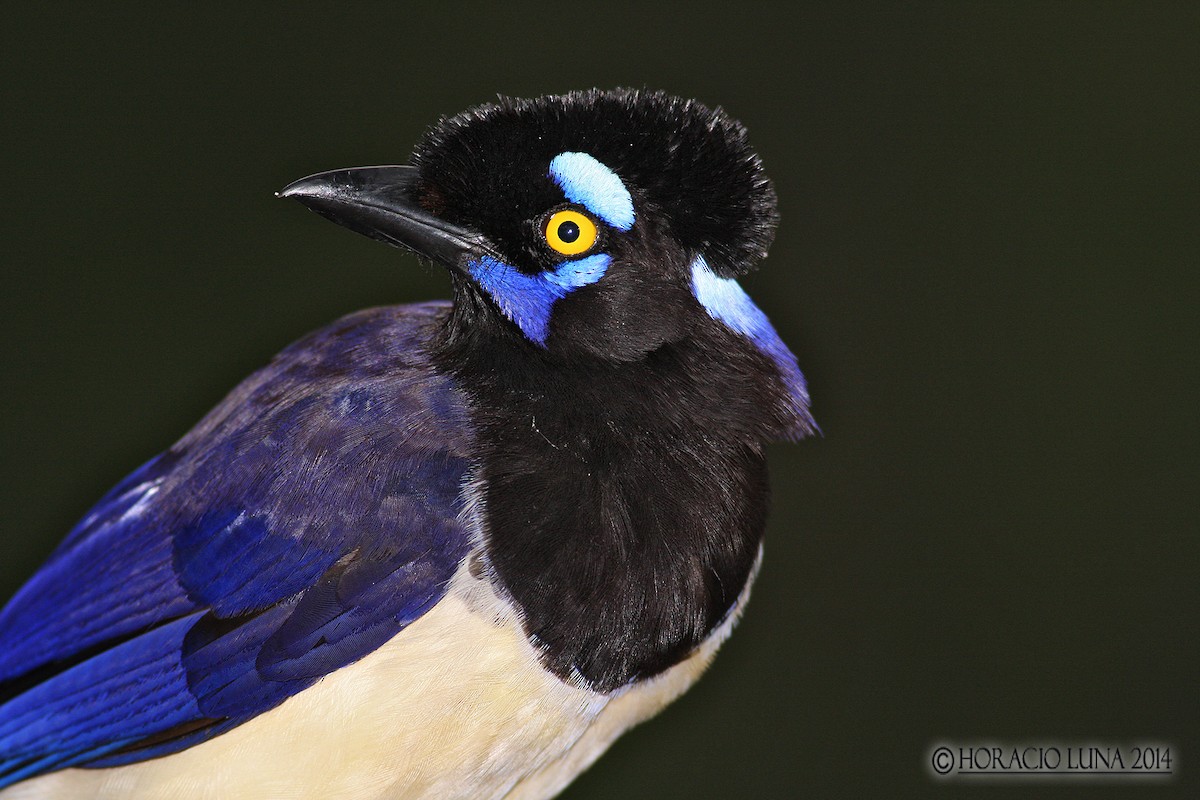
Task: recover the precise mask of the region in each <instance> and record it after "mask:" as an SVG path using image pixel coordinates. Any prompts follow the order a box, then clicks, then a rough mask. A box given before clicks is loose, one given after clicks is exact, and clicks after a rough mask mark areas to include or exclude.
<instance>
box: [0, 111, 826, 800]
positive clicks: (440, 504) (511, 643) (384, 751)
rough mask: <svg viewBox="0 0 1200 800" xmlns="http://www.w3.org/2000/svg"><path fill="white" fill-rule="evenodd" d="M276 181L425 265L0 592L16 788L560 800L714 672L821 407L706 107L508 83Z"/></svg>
mask: <svg viewBox="0 0 1200 800" xmlns="http://www.w3.org/2000/svg"><path fill="white" fill-rule="evenodd" d="M278 196H279V197H282V198H288V199H293V200H296V201H298V202H299V203H300V204H302V205H303V206H305V207H307V208H308V209H311V210H312V211H315V212H316V213H317V214H319V215H321V216H323V217H325V218H327V219H329V220H332V221H333V222H336V223H338V224H339V225H341V226H344V227H346V228H348V229H350V230H352V231H355V232H357V233H359V234H363V235H366V236H368V237H371V238H373V239H376V240H380V241H382V242H385V243H388V244H391V245H394V246H397V247H399V248H401V249H403V250H406V251H409V252H410V253H415V254H416V255H417V257H418V258H419V259H421V260H422V261H424V262H425V263H433V264H437V265H440V266H441V267H444V268H445V270H446V272H447V273H448V275H449V278H450V285H451V292H450V294H451V297H450V299H449V300H439V301H428V302H421V303H415V304H409V305H399V306H385V307H379V308H374V309H369V310H365V311H359V312H357V313H352V314H350V315H349V316H347V317H344V318H343V319H340V320H338V321H336V322H334V323H333V324H332V325H330V326H328V327H326V328H324V329H322V330H318V331H316V332H314V333H311V334H309V335H307V336H305V337H304V338H301V339H300V340H298V341H297V342H296V343H294V344H292V345H291V346H289V347H287V348H286V349H284V350H283V351H282V352H281V353H279V354H278V355H277V356H276V357H275V358H274V359H273V360H272V361H271V362H270V363H269V364H268V365H267V366H265V367H263V368H262V369H260V370H259V371H257V372H255V373H253V374H252V375H251V376H250V377H248V378H247V379H246V380H245V381H244V382H242V383H241V384H240V385H238V386H237V387H236V388H234V389H233V390H232V392H231V393H230V394H229V395H228V396H227V397H226V398H225V399H224V400H223V401H222V402H220V403H219V404H218V405H217V406H216V407H215V408H214V409H213V410H212V411H211V412H210V413H209V414H208V415H207V416H205V417H204V418H203V419H202V420H201V421H200V422H199V423H198V424H197V425H196V426H195V427H194V428H193V429H192V430H191V431H190V432H188V433H186V434H185V435H184V436H183V437H182V438H181V439H180V440H179V441H178V442H176V443H175V444H174V445H172V446H170V447H169V448H167V449H166V450H165V451H163V452H162V453H161V454H159V455H157V456H155V457H153V458H151V459H150V460H149V461H147V462H146V463H145V464H144V465H142V466H141V467H139V468H138V469H136V470H135V471H134V472H133V473H132V474H130V475H129V477H127V478H126V479H124V480H123V481H121V482H120V483H119V484H117V486H116V487H115V488H113V489H112V490H111V491H110V492H109V493H108V494H107V495H105V496H104V497H103V498H101V499H100V500H99V502H98V503H97V504H96V505H95V506H94V507H93V508H92V509H91V510H90V511H89V512H88V513H87V514H86V515H85V516H84V517H83V519H82V520H81V521H80V522H79V523H78V524H77V525H76V526H75V528H74V529H72V530H71V531H70V532H69V533H68V535H67V536H66V538H65V539H64V540H63V541H62V543H61V544H60V545H59V546H58V548H57V549H56V550H54V551H53V552H52V554H51V555H50V556H49V558H48V560H47V561H46V562H45V564H44V565H43V566H42V567H41V568H40V569H39V570H38V571H36V572H35V574H34V575H33V576H32V577H31V578H30V579H29V580H28V582H27V583H25V584H24V585H23V587H22V588H20V589H19V590H18V591H17V592H16V594H15V595H14V596H13V597H12V599H11V600H10V601H9V602H8V603H7V605H5V606H4V608H3V610H2V611H0V798H3V800H33V799H34V798H37V799H39V800H40V799H43V798H106V799H110V800H116V799H117V798H121V799H125V798H132V799H139V800H140V799H141V798H154V800H206V799H208V798H214V799H215V798H222V799H223V800H225V799H228V798H241V797H246V798H279V799H281V800H296V799H298V798H322V799H328V798H342V799H345V800H376V799H378V800H385V799H386V800H417V799H418V798H421V799H424V798H438V800H447V799H448V798H449V799H453V798H472V799H473V800H478V799H480V798H484V799H485V800H486V799H487V798H494V799H496V800H499V798H505V800H540V799H541V798H550V797H553V796H555V795H557V794H559V793H560V792H561V791H562V790H563V789H564V788H565V787H566V786H567V785H568V784H569V783H570V782H571V781H572V780H573V779H574V778H575V777H576V776H577V775H578V774H579V773H580V772H582V771H583V770H584V769H586V768H587V767H588V766H590V765H591V764H592V763H593V762H594V761H595V760H596V759H597V758H598V757H599V756H600V755H601V754H603V753H604V752H605V750H606V749H607V748H608V747H609V746H610V745H611V744H612V743H613V741H614V740H615V739H616V738H617V737H618V736H620V735H621V734H622V733H623V732H625V731H626V730H628V729H629V728H630V727H632V726H634V725H636V724H638V723H640V722H642V721H644V720H646V719H648V718H650V717H652V716H654V715H655V714H657V713H658V712H659V711H660V710H662V709H663V708H664V707H665V706H666V705H667V704H669V703H670V702H672V701H673V700H675V699H676V698H677V697H679V696H680V695H681V694H682V693H683V692H684V691H686V690H687V689H688V688H689V687H690V686H691V685H692V684H693V683H694V682H695V681H696V680H697V678H698V677H699V676H700V675H701V673H703V672H704V670H705V669H706V668H707V666H708V665H709V664H710V662H711V661H712V659H713V657H714V655H715V653H716V651H717V649H718V648H719V647H720V645H721V644H722V643H723V642H724V641H725V639H726V638H727V637H728V636H729V634H730V631H731V629H732V627H733V625H734V623H735V622H736V621H737V619H738V618H739V616H740V614H741V612H742V609H743V607H744V606H745V603H746V601H747V598H748V596H749V592H750V587H751V584H752V583H753V581H754V579H755V576H756V575H757V573H758V569H759V565H760V562H761V557H762V540H763V535H764V530H765V527H766V521H767V512H768V506H769V485H768V473H767V465H766V455H765V451H766V446H767V444H768V443H770V442H773V441H792V442H794V441H799V440H800V439H803V438H805V437H807V436H809V435H810V434H813V433H814V432H816V430H817V428H816V424H815V422H814V421H813V417H812V415H811V412H810V402H809V395H808V390H807V387H806V383H805V378H804V376H803V375H802V373H801V371H800V368H799V366H798V362H797V359H796V357H795V355H794V354H793V353H792V351H791V350H790V349H789V348H788V347H787V345H785V344H784V342H783V341H782V339H781V338H780V336H779V334H778V333H777V331H776V330H775V328H774V327H773V326H772V324H771V322H770V321H769V320H768V318H767V316H766V315H765V314H764V312H763V311H762V310H761V309H760V308H759V307H758V306H757V305H756V304H755V303H754V302H753V300H751V298H750V296H749V295H748V294H747V293H746V292H745V290H744V289H743V288H742V287H741V286H740V284H739V283H738V279H739V278H740V277H743V276H744V275H746V274H747V273H749V272H750V271H751V270H753V269H755V268H756V267H757V266H758V265H759V264H760V263H761V262H762V261H763V259H764V258H765V257H766V255H767V251H768V248H769V247H770V245H771V243H772V240H773V238H774V235H775V230H776V227H777V224H778V221H779V213H778V201H777V197H776V191H775V189H774V186H773V184H772V183H771V181H770V180H769V179H768V178H767V176H766V174H765V171H764V167H763V164H762V160H761V159H760V157H759V156H758V155H757V153H756V152H755V151H754V150H753V149H752V148H751V146H750V143H749V138H748V133H747V130H746V128H745V126H743V125H742V124H741V123H740V122H738V121H737V120H735V119H734V118H732V117H731V116H730V115H728V114H727V113H726V112H725V111H724V110H722V109H721V108H720V107H712V108H710V107H709V106H706V105H704V104H703V103H701V102H699V101H696V100H692V99H686V98H681V97H677V96H674V95H670V94H667V93H664V92H661V91H654V90H649V89H605V90H601V89H587V90H574V91H570V92H566V93H562V94H555V95H545V96H540V97H534V98H527V99H522V98H512V97H506V96H500V97H498V99H497V100H495V101H493V102H489V103H485V104H483V105H479V106H476V107H473V108H471V109H469V110H466V111H464V112H461V113H459V114H456V115H453V116H447V117H443V118H441V119H440V120H439V121H438V122H436V123H434V124H433V125H432V126H431V127H429V128H428V129H427V131H426V132H425V133H424V134H423V136H422V137H421V138H420V139H419V140H418V143H417V145H416V147H415V149H414V150H413V152H412V155H411V157H410V158H409V159H408V163H407V164H405V165H390V166H379V167H359V168H351V169H339V170H333V171H328V172H321V173H317V174H315V175H311V176H309V177H307V178H303V179H301V180H298V181H296V182H294V183H291V184H290V185H288V186H287V187H286V188H284V189H283V190H282V191H280V192H278Z"/></svg>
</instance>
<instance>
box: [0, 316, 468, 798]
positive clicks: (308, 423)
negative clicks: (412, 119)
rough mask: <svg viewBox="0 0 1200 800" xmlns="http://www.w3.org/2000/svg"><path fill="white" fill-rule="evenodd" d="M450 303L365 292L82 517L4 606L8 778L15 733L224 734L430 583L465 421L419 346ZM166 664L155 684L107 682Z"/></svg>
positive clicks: (110, 741)
mask: <svg viewBox="0 0 1200 800" xmlns="http://www.w3.org/2000/svg"><path fill="white" fill-rule="evenodd" d="M444 313H446V306H445V305H444V304H422V305H418V306H401V307H392V308H380V309H372V310H369V311H364V312H359V313H357V314H353V315H351V316H349V317H346V318H344V319H342V320H339V321H338V322H335V323H334V324H333V325H331V326H329V327H327V328H325V329H322V330H320V331H317V332H315V333H313V334H310V335H309V336H307V337H305V338H304V339H301V340H300V341H298V342H297V343H296V344H294V345H292V346H290V347H288V348H287V349H285V350H284V351H283V352H281V353H280V354H279V356H277V357H276V358H275V359H274V360H273V361H272V362H271V363H270V364H268V365H267V366H266V367H264V368H263V369H261V370H259V371H258V372H256V373H255V374H253V375H251V376H250V377H249V378H247V379H246V380H245V381H243V382H242V383H241V384H240V385H239V386H238V387H237V388H235V389H234V390H233V391H232V392H231V393H230V394H229V396H228V397H226V398H225V400H223V401H222V402H221V403H220V404H219V405H218V406H217V407H216V408H215V409H214V410H213V411H212V412H211V413H209V414H208V415H207V416H206V417H205V418H204V419H203V420H202V421H201V422H200V423H199V424H198V425H197V426H196V427H195V428H194V429H193V430H192V431H191V432H189V433H188V434H187V435H185V436H184V437H183V438H182V439H181V440H180V441H179V442H178V443H176V444H175V445H174V446H173V447H171V448H170V449H169V450H167V451H166V452H165V453H163V454H162V455H160V456H158V457H156V458H155V459H153V460H151V461H150V462H148V463H147V464H146V465H144V466H143V467H141V468H140V469H139V470H137V471H136V472H134V473H133V474H132V475H131V476H130V477H129V478H127V479H126V480H125V481H122V482H121V483H120V484H118V486H117V487H115V488H114V489H113V491H112V492H110V493H109V494H108V495H107V496H106V497H105V498H103V499H102V500H101V501H100V502H99V503H98V504H97V505H96V507H94V508H93V509H92V510H91V511H90V512H89V513H88V514H87V515H86V516H85V517H84V519H83V520H82V521H81V522H80V524H79V525H78V526H77V527H76V528H75V529H74V530H73V531H72V532H71V534H70V535H69V536H68V537H67V539H66V540H65V541H64V543H63V544H62V545H61V546H60V547H59V549H58V550H57V551H56V552H55V553H54V554H53V555H52V556H51V558H50V560H49V561H48V562H47V563H46V564H45V565H44V566H43V567H42V569H41V570H40V571H39V572H38V573H37V574H36V575H34V577H33V578H32V579H31V580H30V581H29V582H28V583H27V584H26V585H25V586H24V587H23V588H22V589H21V590H20V591H19V592H18V593H17V595H16V596H14V598H13V599H12V601H11V602H10V603H9V604H8V605H7V606H6V607H5V608H4V609H3V611H0V785H2V784H3V783H4V781H5V775H4V774H3V773H4V772H5V771H6V768H7V769H8V770H9V771H10V772H11V771H13V770H16V771H17V772H19V771H20V770H21V769H25V768H26V767H22V766H21V765H20V764H19V763H17V762H11V763H5V761H6V759H5V756H6V753H5V752H4V751H5V749H6V744H7V745H9V746H11V747H10V750H11V751H12V752H16V750H17V749H19V750H20V752H21V753H23V754H25V755H27V756H30V757H34V756H36V757H37V758H39V759H42V760H44V761H45V764H46V766H47V767H50V768H57V767H58V766H65V765H67V764H68V763H76V762H75V760H76V759H80V758H82V757H83V754H84V753H87V754H88V756H87V758H88V759H89V761H88V762H87V763H99V761H98V760H102V758H101V757H102V756H104V757H107V758H110V759H111V758H118V759H123V760H138V759H140V758H145V757H150V756H153V755H155V754H157V753H159V752H161V751H162V749H163V748H164V747H165V748H168V749H178V748H179V747H183V746H187V745H188V744H190V743H192V742H194V741H196V740H197V738H206V737H209V736H212V735H215V734H216V733H219V732H220V731H221V730H225V729H228V728H229V727H231V726H233V725H237V724H240V723H241V722H244V721H246V720H247V719H250V718H252V717H253V716H255V715H256V714H258V713H261V712H262V711H264V710H266V709H268V708H271V707H273V706H274V705H277V704H278V703H280V702H282V701H283V700H284V699H286V697H288V696H290V695H291V694H294V693H296V692H298V691H301V690H303V689H304V688H305V687H306V686H308V685H310V684H311V683H312V682H313V681H315V680H317V679H318V678H320V677H321V676H322V675H324V674H327V673H328V672H330V671H332V670H334V669H338V668H339V667H341V666H344V665H346V664H348V663H351V662H353V661H354V660H356V659H358V658H361V657H362V656H363V655H365V654H366V653H368V652H371V651H372V650H373V649H375V648H376V647H378V646H379V645H381V644H382V643H383V642H385V641H387V640H388V639H390V638H391V637H392V636H394V635H396V633H398V632H399V631H400V630H402V629H403V628H404V627H405V626H406V625H407V624H409V623H410V622H411V621H412V620H414V619H416V618H418V617H419V616H421V615H422V614H423V613H425V611H426V610H428V609H429V608H430V607H432V605H433V604H434V603H436V602H437V601H438V599H439V598H440V597H441V596H442V594H443V593H444V589H445V585H446V583H447V581H448V580H449V578H450V576H451V575H453V573H454V571H455V569H456V568H457V565H458V564H459V562H460V561H461V560H462V558H463V557H464V556H465V554H466V552H467V551H468V549H469V534H468V531H467V530H466V529H465V525H464V523H463V520H462V517H463V507H464V502H465V501H464V499H463V497H462V487H463V485H464V483H465V481H466V477H467V474H468V472H469V470H470V467H471V462H470V451H471V436H472V434H471V428H470V425H469V421H468V418H467V413H466V407H465V400H464V399H463V397H462V396H461V394H460V392H459V390H458V388H457V387H456V385H455V383H454V380H453V379H452V377H450V376H448V375H446V374H444V373H443V372H441V371H440V370H438V369H437V368H436V366H435V364H434V362H433V359H432V356H431V355H430V345H431V342H432V338H433V337H434V336H435V334H436V331H437V328H438V325H439V323H440V321H441V319H442V315H443V314H444ZM163 664H167V665H168V666H166V667H165V669H166V673H167V675H168V677H169V680H167V682H166V683H163V684H162V686H161V692H159V693H157V694H156V693H155V692H148V693H142V694H136V693H135V695H136V696H135V695H131V696H125V694H122V690H120V689H119V688H117V687H118V686H126V688H128V685H127V683H126V684H122V683H120V681H121V678H120V676H122V675H124V674H126V673H127V672H129V671H130V670H136V669H139V668H143V667H144V668H146V669H155V670H159V669H163V668H164V667H163ZM81 670H82V671H81ZM81 675H86V681H85V684H86V685H80V684H79V680H80V676H81ZM110 683H111V684H113V685H109V684H110ZM81 693H82V694H84V695H94V698H93V699H94V705H93V706H92V707H91V708H90V710H89V712H88V715H87V716H86V718H83V717H80V716H79V715H78V714H77V713H76V712H75V711H74V710H73V709H74V708H75V706H73V705H72V703H73V702H74V701H73V700H70V699H69V698H71V697H78V696H80V694H81ZM160 694H161V696H159V695H160ZM6 698H7V701H6ZM164 704H168V705H170V706H171V707H172V708H173V709H175V710H174V711H173V712H172V713H171V714H165V715H164V714H163V713H162V708H163V706H164ZM27 707H28V708H27ZM33 709H40V711H38V712H37V713H39V714H40V715H41V716H42V718H43V724H42V728H43V729H44V730H43V732H42V733H41V734H37V735H35V734H34V733H28V732H26V730H27V726H26V722H25V720H26V715H27V714H28V713H31V712H32V710H33ZM139 709H141V710H139ZM143 711H144V713H142V712H143ZM109 716H111V717H112V719H111V720H110V719H109ZM118 718H119V720H120V723H119V724H111V723H113V720H116V719H118ZM106 720H107V722H106ZM106 726H107V727H106ZM177 730H182V731H185V732H186V735H179V736H177V735H174V734H173V732H174V731H177ZM6 732H7V734H6ZM117 734H120V736H119V737H118V736H117ZM6 735H7V736H8V737H9V738H10V739H11V741H7V742H6ZM164 736H165V737H166V738H165V739H164V738H163V737H164ZM14 737H15V738H14ZM30 737H33V738H30ZM160 740H161V741H160ZM145 742H154V744H153V745H145V746H142V745H141V744H139V743H145ZM64 743H65V744H64ZM131 747H132V749H130V748H131ZM118 752H120V753H122V755H114V754H115V753H118ZM39 763H40V762H39ZM52 765H57V766H52Z"/></svg>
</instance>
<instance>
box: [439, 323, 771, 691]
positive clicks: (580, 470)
mask: <svg viewBox="0 0 1200 800" xmlns="http://www.w3.org/2000/svg"><path fill="white" fill-rule="evenodd" d="M709 333H710V334H711V336H716V337H718V338H719V339H720V340H719V341H714V340H712V339H711V336H709V335H708V334H706V335H704V336H700V337H697V338H695V339H689V340H688V341H687V342H684V343H678V344H674V345H670V346H668V347H664V348H662V349H660V350H659V351H656V352H654V353H652V354H651V355H650V356H649V357H648V358H646V359H644V360H642V361H639V362H636V363H624V364H620V365H600V364H593V365H580V364H576V365H573V366H564V365H562V364H557V365H554V366H553V368H549V367H547V366H545V365H544V364H543V363H542V362H540V361H539V360H537V359H530V358H528V357H527V351H523V350H521V349H520V348H514V347H509V346H505V345H498V346H495V347H478V346H476V347H472V348H466V349H463V348H457V349H456V348H453V347H446V348H444V349H443V352H442V354H441V356H440V357H441V358H442V359H443V360H444V362H445V363H447V365H448V366H450V367H451V368H452V369H453V370H454V371H455V372H456V373H457V374H458V375H459V377H460V385H461V386H463V387H469V388H468V390H467V393H468V395H469V396H470V399H471V408H472V416H473V422H474V425H475V428H476V431H477V435H478V442H479V452H480V459H479V462H478V466H477V478H478V479H479V486H480V491H481V493H482V500H483V507H484V515H485V524H486V530H485V543H486V556H487V562H488V563H487V568H488V569H489V570H490V573H491V576H492V578H493V580H495V581H496V582H497V583H498V584H500V586H501V587H502V588H503V590H504V591H505V592H506V593H507V594H508V595H509V596H510V597H511V598H512V599H513V601H514V602H515V603H516V604H517V606H518V607H519V608H520V611H521V613H522V615H523V619H524V624H525V628H526V632H527V634H528V635H529V636H530V638H531V639H532V640H533V641H534V642H535V643H536V644H537V645H538V646H539V647H540V648H541V649H542V652H543V657H544V660H545V664H546V666H547V667H548V668H549V669H551V670H552V671H554V672H555V673H556V674H558V675H559V676H560V677H562V678H563V679H564V680H575V681H580V680H582V681H583V682H584V683H586V684H587V685H588V686H590V687H591V688H594V689H597V690H600V691H609V690H613V689H616V688H618V687H620V686H623V685H625V684H628V683H630V682H632V681H636V680H639V679H642V678H646V677H650V676H652V675H656V674H658V673H660V672H662V671H664V670H666V669H668V668H669V667H671V666H673V665H674V664H676V663H678V662H679V661H681V660H682V659H683V658H685V657H686V656H687V655H688V654H689V653H690V652H692V651H693V650H694V649H695V648H696V647H697V646H698V645H699V644H700V643H701V642H703V641H704V639H705V638H706V637H707V636H708V635H709V634H710V633H711V632H712V631H713V630H714V629H715V628H717V627H718V626H719V625H720V623H721V621H722V620H723V619H724V617H725V616H726V614H727V613H728V612H729V611H730V609H731V608H732V607H733V605H734V604H735V603H736V601H737V599H738V596H739V594H740V593H741V591H742V588H743V587H744V586H745V584H746V582H747V580H748V579H749V577H750V574H751V571H752V568H753V564H754V561H755V558H756V555H757V552H758V548H759V544H760V541H761V538H762V533H763V529H764V527H765V523H766V513H767V503H768V484H767V471H766V463H765V459H764V457H763V446H764V444H765V442H766V441H767V440H768V439H769V438H772V436H773V431H774V428H775V427H776V417H777V416H778V414H777V411H776V409H775V406H776V405H777V404H778V401H777V399H776V397H775V394H777V391H776V390H775V389H773V388H772V386H771V381H772V380H774V378H773V376H774V372H773V368H772V367H771V364H770V362H769V361H768V360H767V359H766V358H764V357H762V356H761V355H757V354H756V353H755V352H754V351H753V348H748V349H747V348H740V347H737V346H736V345H737V344H738V343H737V342H736V341H734V340H733V339H732V338H730V337H731V336H732V335H729V336H727V335H726V334H725V333H723V332H721V331H720V330H719V329H716V328H713V330H712V331H711V332H709Z"/></svg>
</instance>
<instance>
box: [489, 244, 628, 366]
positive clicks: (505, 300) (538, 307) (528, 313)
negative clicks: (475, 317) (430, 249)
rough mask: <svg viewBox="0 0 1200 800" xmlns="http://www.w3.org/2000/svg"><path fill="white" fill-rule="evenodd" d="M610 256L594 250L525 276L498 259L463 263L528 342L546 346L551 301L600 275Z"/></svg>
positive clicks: (591, 281) (596, 279) (559, 298)
mask: <svg viewBox="0 0 1200 800" xmlns="http://www.w3.org/2000/svg"><path fill="white" fill-rule="evenodd" d="M611 261H612V259H611V258H610V257H609V256H608V254H606V253H596V254H595V255H590V256H587V257H586V258H580V259H576V260H575V261H564V262H563V263H562V264H559V266H558V269H556V270H554V271H553V272H540V273H538V274H537V275H527V274H525V273H524V272H521V271H520V270H519V269H517V268H515V267H510V266H509V265H508V264H505V263H504V262H502V261H497V260H496V259H494V258H488V257H487V256H484V257H483V258H481V259H479V260H478V261H472V262H471V263H470V264H468V265H467V268H468V269H469V270H470V271H471V276H472V277H473V278H475V281H476V282H477V283H478V284H479V285H480V286H482V287H483V288H484V290H485V291H486V292H487V293H488V294H490V295H491V296H492V299H494V300H495V301H496V305H498V306H499V307H500V310H501V311H503V312H504V315H505V316H506V317H508V318H509V319H511V320H512V321H513V322H515V323H516V324H517V327H519V328H520V329H521V332H522V333H524V334H525V336H526V337H527V338H528V339H529V340H530V341H532V342H535V343H537V344H539V345H541V346H542V347H545V346H546V336H547V335H548V334H549V328H550V312H551V310H552V309H553V308H554V304H555V303H556V302H558V301H559V300H561V299H562V298H564V297H566V296H567V295H568V294H570V293H571V292H573V291H575V290H576V289H578V288H580V287H581V286H588V285H589V284H593V283H595V282H596V281H598V280H600V279H601V278H603V277H604V273H605V272H606V271H607V270H608V265H609V263H610V262H611Z"/></svg>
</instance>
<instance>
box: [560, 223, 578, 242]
mask: <svg viewBox="0 0 1200 800" xmlns="http://www.w3.org/2000/svg"><path fill="white" fill-rule="evenodd" d="M558 238H559V239H562V240H563V241H564V242H566V243H567V244H570V243H571V242H573V241H575V240H576V239H578V238H579V223H576V222H571V221H570V220H567V221H566V222H561V223H559V225H558Z"/></svg>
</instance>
